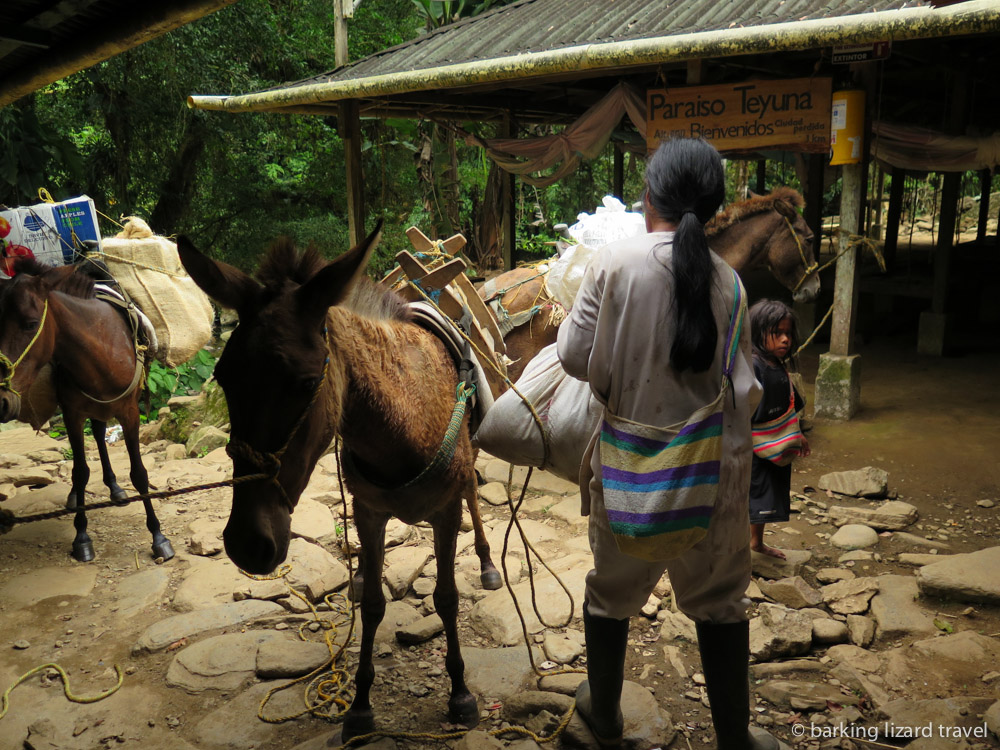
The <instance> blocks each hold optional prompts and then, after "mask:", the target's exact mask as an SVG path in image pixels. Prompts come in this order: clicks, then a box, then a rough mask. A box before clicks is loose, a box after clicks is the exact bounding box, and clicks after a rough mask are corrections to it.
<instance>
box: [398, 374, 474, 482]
mask: <svg viewBox="0 0 1000 750" xmlns="http://www.w3.org/2000/svg"><path fill="white" fill-rule="evenodd" d="M475 392H476V386H475V385H468V386H467V385H466V384H465V382H464V381H463V382H461V383H459V384H458V385H457V386H455V408H454V409H452V412H451V421H450V422H449V423H448V429H447V430H446V431H445V433H444V439H443V440H442V441H441V447H440V448H438V450H437V453H435V454H434V458H432V459H431V460H430V463H428V464H427V466H425V467H424V469H423V471H421V472H420V473H419V474H417V476H415V477H414V478H413V479H411V480H410V481H409V482H407V483H406V484H404V485H403V486H402V487H400V489H403V488H405V487H412V486H413V485H415V484H419V483H420V482H422V481H423V480H424V479H425V478H426V477H427V476H429V475H431V474H435V473H437V472H439V471H441V470H442V469H444V468H446V467H447V466H448V465H450V464H451V459H452V458H454V457H455V446H456V444H457V442H458V433H459V431H460V430H461V429H462V421H463V420H464V419H465V407H466V402H467V401H468V400H469V399H470V398H471V397H472V394H474V393H475Z"/></svg>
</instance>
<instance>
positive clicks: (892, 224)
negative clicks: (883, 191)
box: [883, 167, 906, 271]
mask: <svg viewBox="0 0 1000 750" xmlns="http://www.w3.org/2000/svg"><path fill="white" fill-rule="evenodd" d="M905 193H906V170H905V169H900V168H899V167H893V168H892V182H891V183H890V185H889V212H888V214H887V215H886V220H885V245H884V248H883V254H884V256H885V266H886V269H887V270H889V271H892V269H893V266H895V264H896V247H897V245H898V244H899V222H900V220H901V219H902V217H903V197H904V195H905Z"/></svg>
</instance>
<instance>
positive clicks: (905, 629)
mask: <svg viewBox="0 0 1000 750" xmlns="http://www.w3.org/2000/svg"><path fill="white" fill-rule="evenodd" d="M878 583H879V592H878V594H876V595H875V597H874V598H873V599H872V600H871V613H872V617H874V618H875V622H876V624H877V627H876V630H875V634H876V636H878V637H879V638H886V639H891V638H901V637H903V636H907V635H931V634H934V633H936V632H937V628H936V627H934V620H933V618H931V617H930V616H929V615H928V614H927V613H926V612H925V611H924V610H923V609H921V607H920V606H918V605H917V603H916V602H915V601H914V600H915V599H916V598H917V597H918V595H919V591H918V589H917V581H916V579H914V578H913V577H912V576H894V575H885V576H879V577H878Z"/></svg>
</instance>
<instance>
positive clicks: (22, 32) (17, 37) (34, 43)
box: [0, 26, 52, 49]
mask: <svg viewBox="0 0 1000 750" xmlns="http://www.w3.org/2000/svg"><path fill="white" fill-rule="evenodd" d="M0 42H12V43H13V44H15V45H17V46H18V47H38V48H39V49H48V48H49V47H51V46H52V35H51V34H46V33H45V32H44V31H39V30H38V29H32V28H30V27H28V26H5V27H4V28H3V29H2V30H0Z"/></svg>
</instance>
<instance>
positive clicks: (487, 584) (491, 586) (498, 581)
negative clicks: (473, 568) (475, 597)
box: [479, 568, 503, 591]
mask: <svg viewBox="0 0 1000 750" xmlns="http://www.w3.org/2000/svg"><path fill="white" fill-rule="evenodd" d="M479 580H480V581H482V583H483V588H484V589H486V590H487V591H496V590H497V589H498V588H500V587H501V586H503V578H502V577H501V576H500V571H498V570H497V569H496V568H494V569H493V570H487V571H485V572H484V573H480V574H479Z"/></svg>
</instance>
